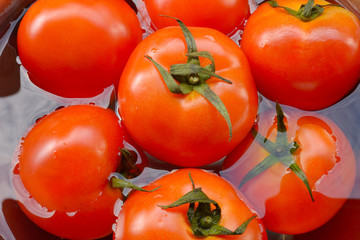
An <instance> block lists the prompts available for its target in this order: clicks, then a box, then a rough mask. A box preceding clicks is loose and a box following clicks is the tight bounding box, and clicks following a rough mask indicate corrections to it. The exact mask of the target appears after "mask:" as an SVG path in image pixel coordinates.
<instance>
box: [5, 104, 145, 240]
mask: <svg viewBox="0 0 360 240" xmlns="http://www.w3.org/2000/svg"><path fill="white" fill-rule="evenodd" d="M124 131H125V129H123V128H122V127H121V125H120V124H119V119H118V117H117V116H116V114H115V113H114V112H113V111H112V110H110V109H105V108H102V107H98V106H95V105H73V106H68V107H64V108H61V109H59V110H56V111H54V112H52V113H50V114H49V115H47V116H45V117H43V118H41V119H40V120H39V121H38V122H37V123H36V124H35V125H34V126H33V127H32V128H31V129H30V130H29V132H28V133H27V134H26V135H25V136H24V137H23V139H22V141H21V143H20V144H19V149H18V152H16V154H15V157H14V161H13V163H12V165H13V171H12V182H13V189H14V191H15V194H16V196H17V200H18V203H19V205H20V208H21V209H22V210H23V212H24V213H25V214H26V215H27V216H28V217H29V218H30V220H32V221H33V222H34V223H35V224H37V225H38V226H39V227H41V228H42V229H44V230H46V231H47V232H50V233H52V234H54V235H57V236H59V237H62V238H67V239H97V238H101V237H104V236H106V235H109V234H110V233H111V232H112V225H113V223H114V222H115V220H116V216H115V214H114V206H115V204H117V202H119V201H121V200H123V198H124V196H123V194H122V192H121V190H120V189H119V187H124V186H123V185H122V184H123V180H124V179H125V178H124V177H128V178H133V177H136V176H137V175H139V174H140V173H141V171H142V169H143V165H144V164H147V159H145V158H143V157H142V156H139V158H137V159H136V158H133V157H135V156H133V154H134V153H135V152H139V151H140V150H137V149H136V147H133V148H128V150H126V149H124V144H125V145H127V147H129V143H128V142H125V141H128V137H127V136H126V133H125V132H124ZM120 152H121V154H120ZM134 160H137V161H134ZM115 172H118V173H121V174H122V175H123V176H124V177H119V176H121V175H119V174H118V177H116V176H117V175H114V174H115ZM111 176H114V177H112V178H111ZM110 180H111V182H110ZM126 186H127V187H133V186H132V185H130V186H128V185H126Z"/></svg>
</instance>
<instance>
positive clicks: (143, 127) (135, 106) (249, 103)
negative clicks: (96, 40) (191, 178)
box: [118, 27, 258, 166]
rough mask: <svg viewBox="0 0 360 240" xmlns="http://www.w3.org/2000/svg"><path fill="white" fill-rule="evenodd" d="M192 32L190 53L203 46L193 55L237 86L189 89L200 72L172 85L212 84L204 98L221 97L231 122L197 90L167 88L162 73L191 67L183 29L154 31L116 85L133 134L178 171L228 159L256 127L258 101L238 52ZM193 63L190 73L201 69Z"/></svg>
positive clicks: (218, 37)
mask: <svg viewBox="0 0 360 240" xmlns="http://www.w3.org/2000/svg"><path fill="white" fill-rule="evenodd" d="M189 29H190V32H191V34H192V35H193V37H194V42H192V43H191V46H190V48H192V47H193V46H194V45H197V48H198V51H194V52H192V53H191V54H200V52H202V51H209V52H208V53H210V54H211V55H212V57H213V60H214V63H215V66H216V70H214V72H215V73H214V74H218V75H221V77H223V78H225V79H227V80H230V81H231V82H232V84H229V83H225V82H222V81H221V80H220V79H218V78H216V77H209V78H208V80H206V81H202V80H201V81H200V82H197V83H193V84H190V83H189V82H190V80H191V79H192V76H193V75H197V74H188V75H186V76H185V77H184V78H183V79H180V80H183V82H181V84H180V85H179V82H175V80H174V83H173V85H172V87H174V86H175V88H176V87H179V88H180V87H182V86H183V85H186V86H188V87H190V90H191V89H195V88H197V87H206V86H204V85H207V89H206V91H207V93H209V92H213V95H211V96H210V97H211V99H212V100H214V99H215V98H216V97H217V96H218V97H219V98H220V101H222V103H223V105H224V107H225V108H226V109H227V112H228V115H229V121H225V119H224V117H223V116H224V115H223V113H221V112H220V111H218V110H217V108H216V107H215V106H214V104H212V103H211V102H210V101H209V100H208V99H207V98H205V97H204V96H203V95H202V94H199V92H197V91H195V90H193V91H190V93H188V94H182V93H180V94H177V93H173V92H171V91H170V90H169V88H168V86H167V83H165V81H164V78H163V77H162V75H161V73H163V72H164V71H166V70H168V69H170V73H171V72H172V70H173V68H174V70H175V67H179V66H180V67H183V66H185V65H187V63H189V62H188V61H189V59H190V57H189V56H187V50H186V49H187V47H189V46H187V44H186V42H185V38H184V35H183V33H182V30H181V29H180V28H179V27H168V28H164V29H161V30H159V31H157V32H155V33H154V34H152V35H150V36H149V37H148V38H146V39H144V40H143V41H142V42H141V43H140V44H139V45H138V47H137V48H136V49H135V50H134V52H133V53H132V55H131V56H130V58H129V61H128V63H127V65H126V67H125V69H124V72H123V74H122V76H121V79H120V82H119V91H118V102H119V113H120V116H121V118H122V120H123V122H124V124H125V125H126V127H127V129H128V130H129V133H130V135H131V136H132V137H133V138H134V140H135V141H136V142H137V143H138V144H139V146H140V147H141V148H143V149H144V150H145V151H146V152H148V153H149V154H150V155H152V156H154V157H156V158H158V159H160V160H162V161H166V162H169V163H172V164H175V165H179V166H202V165H206V164H209V163H212V162H214V161H216V160H219V159H221V158H222V157H224V156H225V155H226V154H227V153H229V152H230V151H231V150H232V149H233V148H234V147H235V146H236V145H237V144H238V143H239V142H240V141H241V140H242V139H243V138H244V137H245V136H246V134H247V133H248V132H249V130H250V129H251V126H252V125H253V123H254V121H255V117H256V113H257V105H258V99H257V91H256V88H255V84H254V81H253V78H252V75H251V72H250V68H249V65H248V62H247V60H246V58H245V56H244V54H243V53H242V51H241V49H240V48H239V47H238V46H237V45H236V44H235V43H234V42H233V41H232V40H231V39H230V38H228V37H227V36H225V35H224V34H222V33H221V32H218V31H216V30H213V29H209V28H195V27H194V28H189ZM187 36H189V33H187ZM195 43H196V44H195ZM192 50H193V49H192ZM202 53H204V52H202ZM144 56H148V58H146V57H144ZM192 56H193V55H192ZM208 58H210V59H211V57H209V56H208V55H206V57H200V65H201V67H203V66H205V65H206V66H205V67H204V68H207V70H206V71H207V72H210V70H208V69H212V68H211V67H209V66H210V65H212V63H211V61H210V60H209V59H208ZM150 59H152V61H155V62H157V64H158V65H160V66H162V67H163V71H162V72H161V71H160V70H158V69H157V66H155V64H154V63H153V62H152V61H150ZM190 61H195V59H194V58H192V59H191V60H190ZM207 64H209V65H207ZM190 65H191V67H190V69H185V70H189V71H192V70H193V67H194V68H195V70H199V68H201V67H200V66H198V65H197V66H195V65H196V64H190ZM180 67H179V68H180ZM204 71H205V70H204ZM185 72H186V71H185ZM178 74H180V73H179V72H178ZM186 74H187V72H186ZM174 75H176V74H174ZM198 76H200V74H198ZM199 78H200V77H199ZM199 78H198V79H199ZM184 79H185V80H184ZM180 80H179V81H180ZM190 85H191V86H190ZM200 85H201V86H200ZM185 90H187V89H186V88H185ZM199 91H200V90H199ZM214 95H217V96H214ZM215 105H216V104H215ZM227 123H228V126H227ZM230 125H231V126H232V137H231V139H230V137H229V136H230V135H229V126H230ZM230 134H231V133H230Z"/></svg>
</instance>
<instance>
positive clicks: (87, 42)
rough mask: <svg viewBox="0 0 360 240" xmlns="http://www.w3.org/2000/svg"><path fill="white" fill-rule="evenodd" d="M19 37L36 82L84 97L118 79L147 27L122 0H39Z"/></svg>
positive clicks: (59, 92)
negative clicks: (143, 25)
mask: <svg viewBox="0 0 360 240" xmlns="http://www.w3.org/2000/svg"><path fill="white" fill-rule="evenodd" d="M17 39H18V53H19V56H20V60H21V63H22V64H23V66H24V67H25V68H26V69H27V70H28V71H29V77H30V79H31V81H32V82H33V83H34V84H35V85H37V86H38V87H40V88H42V89H44V90H46V91H48V92H51V93H53V94H56V95H60V96H62V97H77V98H79V97H92V96H95V95H98V94H100V93H101V92H102V91H103V90H104V88H106V87H109V86H111V85H117V83H118V81H119V78H120V75H121V72H122V69H123V68H124V66H125V63H126V61H127V59H128V57H129V55H130V53H131V52H132V50H133V49H134V48H135V46H136V45H137V44H138V43H139V42H140V41H141V39H142V31H141V28H140V24H139V21H138V19H137V17H136V14H135V12H134V11H133V10H132V9H131V8H130V7H129V6H128V4H127V3H126V2H125V1H123V0H107V1H92V0H52V1H48V0H39V1H36V2H35V3H34V4H33V5H32V6H31V7H30V9H29V10H28V11H27V12H26V14H25V16H24V18H23V19H22V20H21V23H20V27H19V31H18V35H17Z"/></svg>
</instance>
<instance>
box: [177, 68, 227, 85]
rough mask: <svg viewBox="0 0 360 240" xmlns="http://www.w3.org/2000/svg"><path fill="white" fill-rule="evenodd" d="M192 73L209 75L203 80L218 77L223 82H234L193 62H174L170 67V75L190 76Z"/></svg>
mask: <svg viewBox="0 0 360 240" xmlns="http://www.w3.org/2000/svg"><path fill="white" fill-rule="evenodd" d="M191 74H203V75H207V76H206V77H205V79H202V82H205V81H206V80H208V79H209V78H210V77H216V78H218V79H220V80H222V81H223V82H226V83H229V84H232V82H231V81H229V80H227V79H225V78H223V77H221V76H220V75H218V74H216V73H214V72H211V71H210V70H208V69H206V68H204V67H202V66H200V65H197V64H193V63H179V64H173V65H171V67H170V75H172V76H182V77H186V76H189V75H191Z"/></svg>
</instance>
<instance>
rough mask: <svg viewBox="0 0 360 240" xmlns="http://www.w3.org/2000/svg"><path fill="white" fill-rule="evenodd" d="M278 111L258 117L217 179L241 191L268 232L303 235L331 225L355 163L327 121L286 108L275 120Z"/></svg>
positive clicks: (338, 132) (341, 136)
mask: <svg viewBox="0 0 360 240" xmlns="http://www.w3.org/2000/svg"><path fill="white" fill-rule="evenodd" d="M280 109H281V108H280ZM277 110H278V114H276V113H274V112H275V111H266V112H263V113H261V114H260V115H259V121H258V123H257V127H256V128H254V129H253V130H252V133H251V134H249V135H248V137H247V139H246V140H245V142H243V143H242V144H241V145H239V147H238V148H236V150H235V151H233V152H232V153H231V154H229V155H228V156H227V157H226V159H225V160H224V168H228V169H226V170H224V171H223V172H222V173H221V175H222V176H223V177H225V178H227V179H229V180H230V181H231V182H232V183H234V184H236V185H238V186H239V188H240V190H241V192H242V193H243V194H244V196H245V197H246V198H247V199H248V200H249V202H250V203H252V204H253V206H254V207H255V209H256V210H257V211H258V212H259V214H260V216H261V217H263V218H262V219H263V222H264V225H265V227H266V228H267V229H268V230H270V231H274V232H278V233H284V234H300V233H305V232H309V231H311V230H314V229H316V228H318V227H320V226H322V225H323V224H325V223H326V222H327V221H329V220H330V219H331V218H332V217H333V216H334V215H335V214H336V213H337V211H338V210H339V209H340V208H341V207H342V205H343V204H344V202H345V201H346V199H347V198H348V197H349V195H350V193H351V191H352V188H353V185H354V181H355V174H356V173H355V172H356V165H355V157H354V153H353V150H352V147H351V145H350V143H349V141H348V140H347V138H346V136H345V135H344V134H343V132H342V131H341V129H340V128H339V127H338V126H337V125H336V124H335V123H333V122H332V121H331V120H329V119H328V118H326V117H324V116H321V115H319V114H314V113H309V112H303V111H299V110H295V109H290V108H289V109H286V111H285V116H284V115H282V116H283V117H284V118H283V120H279V119H281V118H282V117H281V114H279V113H280V112H282V111H279V108H277ZM279 116H280V117H279ZM279 123H280V124H279ZM257 128H258V130H256V129H257ZM254 136H255V139H256V140H254Z"/></svg>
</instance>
